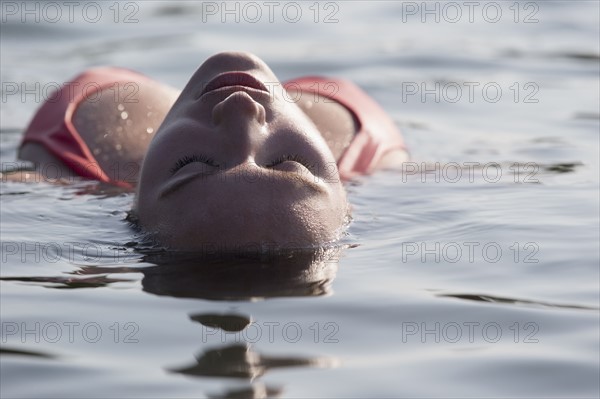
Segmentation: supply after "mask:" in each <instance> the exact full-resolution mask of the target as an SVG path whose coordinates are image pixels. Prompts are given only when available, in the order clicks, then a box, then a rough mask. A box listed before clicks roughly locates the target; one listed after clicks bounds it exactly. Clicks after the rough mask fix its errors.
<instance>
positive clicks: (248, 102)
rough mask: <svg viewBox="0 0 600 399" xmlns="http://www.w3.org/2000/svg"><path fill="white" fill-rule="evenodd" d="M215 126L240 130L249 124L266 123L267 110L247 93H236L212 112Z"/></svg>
mask: <svg viewBox="0 0 600 399" xmlns="http://www.w3.org/2000/svg"><path fill="white" fill-rule="evenodd" d="M212 119H213V123H214V124H215V125H225V126H231V127H232V128H240V127H243V126H244V125H247V124H248V123H258V124H260V125H264V124H265V123H266V111H265V108H264V107H263V106H262V105H261V104H259V103H258V102H256V101H254V99H253V98H252V97H250V95H249V94H248V93H246V92H245V91H236V92H235V93H232V94H231V95H229V96H228V97H227V98H226V99H225V100H223V101H221V102H220V103H218V104H217V105H216V106H215V107H214V108H213V111H212Z"/></svg>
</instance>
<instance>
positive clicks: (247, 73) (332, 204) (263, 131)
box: [137, 52, 348, 251]
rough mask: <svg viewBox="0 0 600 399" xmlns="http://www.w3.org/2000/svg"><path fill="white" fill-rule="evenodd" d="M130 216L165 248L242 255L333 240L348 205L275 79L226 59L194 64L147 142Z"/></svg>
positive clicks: (328, 159)
mask: <svg viewBox="0 0 600 399" xmlns="http://www.w3.org/2000/svg"><path fill="white" fill-rule="evenodd" d="M137 212H138V216H139V220H140V224H141V225H142V227H143V228H144V229H145V230H147V231H149V232H152V233H155V235H156V238H157V239H158V241H159V242H160V243H161V244H163V245H166V246H168V247H170V248H173V249H182V250H193V251H202V250H203V249H210V250H214V249H215V248H218V249H223V250H244V249H246V248H248V247H249V246H252V247H253V248H256V246H257V245H258V246H264V245H275V246H278V247H306V246H312V245H315V244H323V243H326V242H330V241H333V240H335V239H337V238H338V237H339V234H340V233H341V230H342V229H343V226H344V224H345V220H346V216H347V213H348V204H347V202H346V195H345V191H344V188H343V186H342V184H341V181H340V179H339V175H338V172H337V168H336V164H335V160H334V158H333V155H332V154H331V151H330V150H329V148H328V147H327V144H326V143H325V141H324V140H323V139H322V137H321V134H320V133H319V131H318V130H317V128H316V127H315V125H314V124H313V123H312V122H311V121H310V119H308V117H307V116H306V115H305V114H304V113H303V112H302V111H301V110H300V109H299V108H298V107H297V106H296V104H295V103H294V102H293V99H290V98H289V96H288V95H287V93H286V92H285V90H284V88H283V86H282V85H281V83H280V82H279V81H278V80H277V78H276V77H275V75H274V74H273V72H272V71H271V70H270V69H269V67H268V66H267V65H266V64H265V63H264V62H263V61H262V60H260V59H259V58H257V57H256V56H253V55H251V54H247V53H237V52H236V53H231V52H227V53H219V54H217V55H215V56H213V57H211V58H209V59H208V60H206V62H204V63H203V64H202V65H201V66H200V68H199V69H198V70H197V71H196V73H195V74H194V75H193V76H192V78H191V79H190V81H189V82H188V84H187V86H186V87H185V89H184V90H183V92H182V93H181V95H180V97H179V98H178V100H177V101H176V102H175V104H174V106H173V108H172V109H171V110H170V111H169V113H168V115H167V116H166V118H165V120H164V122H163V124H162V125H161V127H160V129H159V130H158V132H157V134H156V136H155V137H154V139H153V141H152V143H151V144H150V147H149V149H148V152H147V154H146V157H145V160H144V164H143V166H142V172H141V177H140V182H139V188H138V196H137Z"/></svg>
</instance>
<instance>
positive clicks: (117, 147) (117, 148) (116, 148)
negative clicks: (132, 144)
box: [115, 144, 123, 151]
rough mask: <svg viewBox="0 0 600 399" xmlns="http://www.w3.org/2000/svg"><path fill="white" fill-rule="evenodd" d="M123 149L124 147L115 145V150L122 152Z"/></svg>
mask: <svg viewBox="0 0 600 399" xmlns="http://www.w3.org/2000/svg"><path fill="white" fill-rule="evenodd" d="M121 148H123V146H121V144H117V145H115V150H117V151H121Z"/></svg>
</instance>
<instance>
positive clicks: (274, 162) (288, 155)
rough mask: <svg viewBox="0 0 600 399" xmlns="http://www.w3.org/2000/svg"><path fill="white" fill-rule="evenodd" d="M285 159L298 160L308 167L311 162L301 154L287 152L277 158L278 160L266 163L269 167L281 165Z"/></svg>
mask: <svg viewBox="0 0 600 399" xmlns="http://www.w3.org/2000/svg"><path fill="white" fill-rule="evenodd" d="M285 161H294V162H298V163H300V164H302V165H305V166H306V167H310V166H311V165H310V163H309V162H308V161H306V159H304V158H302V157H301V156H299V155H294V154H286V155H282V156H280V157H279V158H277V159H276V160H274V161H273V162H270V163H268V164H267V165H266V167H267V168H270V167H273V166H275V165H279V164H280V163H283V162H285Z"/></svg>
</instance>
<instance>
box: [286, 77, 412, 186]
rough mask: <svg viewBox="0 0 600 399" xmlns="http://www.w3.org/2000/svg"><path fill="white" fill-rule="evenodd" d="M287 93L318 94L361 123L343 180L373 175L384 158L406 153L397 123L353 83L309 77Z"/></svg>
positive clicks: (341, 164)
mask: <svg viewBox="0 0 600 399" xmlns="http://www.w3.org/2000/svg"><path fill="white" fill-rule="evenodd" d="M284 87H285V88H286V90H297V91H302V92H309V93H315V94H318V95H320V96H323V97H326V98H329V99H331V100H334V101H336V102H338V103H340V104H341V105H343V106H345V107H346V108H347V109H348V110H349V111H350V112H352V113H353V114H354V116H355V117H356V119H357V120H358V123H359V127H358V133H357V134H356V136H354V138H353V140H352V142H351V143H350V145H349V146H348V148H347V149H346V151H344V153H343V154H342V157H341V158H340V160H339V161H338V170H339V173H340V176H341V177H342V178H343V179H350V178H352V177H354V176H357V175H362V174H368V173H371V172H372V171H373V170H374V168H375V167H376V166H377V164H378V163H379V161H380V160H381V158H382V157H383V155H385V154H386V153H387V152H389V151H392V150H406V146H405V145H404V140H403V138H402V135H401V134H400V131H399V130H398V128H397V127H396V125H395V124H394V121H393V120H392V119H391V118H390V117H389V116H388V115H387V113H386V112H385V111H384V110H383V108H381V106H379V104H377V103H376V102H375V101H374V100H373V99H372V98H371V97H369V95H367V94H366V93H365V92H364V91H362V90H361V89H360V88H359V87H358V86H356V85H355V84H353V83H352V82H350V81H347V80H344V79H337V78H325V77H320V76H306V77H301V78H297V79H292V80H289V81H287V82H285V83H284Z"/></svg>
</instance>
